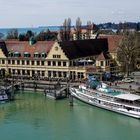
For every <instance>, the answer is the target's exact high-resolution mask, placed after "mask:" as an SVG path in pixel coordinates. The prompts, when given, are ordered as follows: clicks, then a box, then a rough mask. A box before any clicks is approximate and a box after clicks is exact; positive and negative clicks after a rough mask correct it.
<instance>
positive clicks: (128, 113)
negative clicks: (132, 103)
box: [70, 90, 140, 119]
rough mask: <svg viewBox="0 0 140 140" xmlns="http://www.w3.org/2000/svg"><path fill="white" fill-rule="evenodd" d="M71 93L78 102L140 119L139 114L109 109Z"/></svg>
mask: <svg viewBox="0 0 140 140" xmlns="http://www.w3.org/2000/svg"><path fill="white" fill-rule="evenodd" d="M70 93H71V95H72V96H73V97H74V98H76V99H78V100H80V101H82V102H84V103H87V104H90V105H92V106H96V107H99V108H102V109H106V110H109V111H113V112H116V113H120V114H123V115H127V116H130V117H133V118H137V119H140V115H139V114H138V115H137V114H134V113H131V112H129V111H127V110H123V109H116V108H114V107H108V106H105V105H102V104H99V103H96V102H93V101H92V100H90V99H88V98H87V97H85V98H84V97H83V96H79V93H78V94H77V93H75V92H74V91H72V90H70Z"/></svg>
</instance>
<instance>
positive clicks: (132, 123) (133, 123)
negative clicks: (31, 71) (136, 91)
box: [0, 92, 140, 140]
mask: <svg viewBox="0 0 140 140" xmlns="http://www.w3.org/2000/svg"><path fill="white" fill-rule="evenodd" d="M139 139H140V120H137V119H134V118H131V117H127V116H124V115H120V114H117V113H113V112H109V111H106V110H103V109H99V108H97V107H93V106H90V105H86V104H84V103H82V102H80V101H77V100H74V106H73V107H70V106H69V102H68V100H67V99H66V100H61V101H54V100H50V99H48V98H45V97H44V95H43V94H39V93H33V92H25V93H20V94H19V93H18V94H16V100H15V101H13V102H10V103H4V104H0V140H139Z"/></svg>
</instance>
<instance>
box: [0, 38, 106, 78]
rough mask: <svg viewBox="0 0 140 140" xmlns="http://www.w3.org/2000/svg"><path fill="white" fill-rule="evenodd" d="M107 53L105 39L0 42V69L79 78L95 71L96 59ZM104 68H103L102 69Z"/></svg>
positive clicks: (14, 73) (17, 72)
mask: <svg viewBox="0 0 140 140" xmlns="http://www.w3.org/2000/svg"><path fill="white" fill-rule="evenodd" d="M102 53H104V54H106V53H108V43H107V39H93V40H79V41H78V40H77V41H67V42H57V41H38V42H37V43H35V44H32V42H27V41H15V40H14V41H12V40H9V41H5V42H0V69H4V70H5V71H6V73H7V74H9V75H11V76H22V77H34V76H35V75H37V76H39V77H40V78H43V77H47V78H56V79H66V78H69V79H73V80H76V79H83V78H85V77H86V73H87V72H88V71H89V69H90V70H92V71H93V72H94V71H96V68H95V66H96V63H97V61H96V59H97V58H98V56H99V55H101V54H102ZM104 70H106V69H104Z"/></svg>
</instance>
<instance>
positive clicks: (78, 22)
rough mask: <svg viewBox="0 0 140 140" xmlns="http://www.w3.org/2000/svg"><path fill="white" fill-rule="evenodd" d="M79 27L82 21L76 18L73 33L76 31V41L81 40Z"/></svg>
mask: <svg viewBox="0 0 140 140" xmlns="http://www.w3.org/2000/svg"><path fill="white" fill-rule="evenodd" d="M81 26H82V21H81V19H80V18H79V17H78V18H77V19H76V26H75V31H76V38H77V40H80V39H81Z"/></svg>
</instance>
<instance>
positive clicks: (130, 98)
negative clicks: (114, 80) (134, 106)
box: [115, 94, 140, 101]
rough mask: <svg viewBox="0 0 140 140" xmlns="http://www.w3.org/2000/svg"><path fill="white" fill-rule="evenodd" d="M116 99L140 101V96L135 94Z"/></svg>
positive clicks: (122, 95)
mask: <svg viewBox="0 0 140 140" xmlns="http://www.w3.org/2000/svg"><path fill="white" fill-rule="evenodd" d="M115 97H116V98H119V99H124V100H129V101H135V100H140V96H138V95H135V94H119V95H116V96H115Z"/></svg>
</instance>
